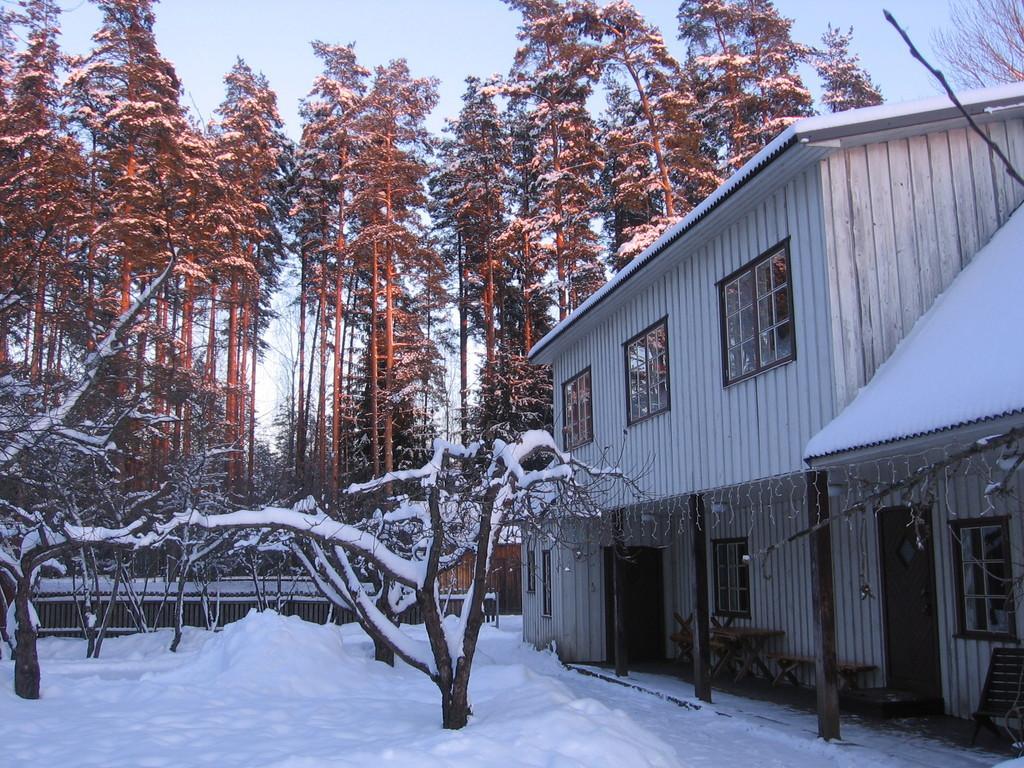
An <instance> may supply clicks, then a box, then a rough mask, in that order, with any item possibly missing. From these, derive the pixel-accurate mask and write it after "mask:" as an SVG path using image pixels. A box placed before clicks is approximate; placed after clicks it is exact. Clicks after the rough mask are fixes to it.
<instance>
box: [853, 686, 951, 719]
mask: <svg viewBox="0 0 1024 768" xmlns="http://www.w3.org/2000/svg"><path fill="white" fill-rule="evenodd" d="M839 706H840V707H842V709H843V710H845V711H847V712H853V713H856V714H860V715H868V716H870V717H880V718H885V719H890V718H897V717H925V716H926V715H941V714H942V713H943V711H944V710H945V707H944V706H943V701H942V699H941V698H940V697H936V696H929V695H926V694H921V693H914V692H913V691H899V690H895V689H893V688H859V689H857V690H852V691H843V692H842V693H840V694H839Z"/></svg>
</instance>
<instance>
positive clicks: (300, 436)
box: [295, 250, 306, 491]
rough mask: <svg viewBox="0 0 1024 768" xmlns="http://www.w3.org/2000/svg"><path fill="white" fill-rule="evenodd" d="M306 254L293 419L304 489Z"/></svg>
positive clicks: (298, 474) (297, 472)
mask: <svg viewBox="0 0 1024 768" xmlns="http://www.w3.org/2000/svg"><path fill="white" fill-rule="evenodd" d="M305 385H306V252H305V250H303V251H302V265H301V267H300V274H299V386H298V397H297V398H296V402H295V407H296V418H295V422H296V424H295V430H296V431H295V477H296V479H297V480H298V483H299V487H300V488H301V489H302V490H303V491H305V489H306V426H305V425H306V413H305V402H304V401H305V390H306V386H305Z"/></svg>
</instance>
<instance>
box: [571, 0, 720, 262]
mask: <svg viewBox="0 0 1024 768" xmlns="http://www.w3.org/2000/svg"><path fill="white" fill-rule="evenodd" d="M582 8H583V13H585V14H586V18H587V25H588V29H589V31H590V34H591V35H592V36H593V37H594V38H595V40H597V41H598V42H599V43H600V44H601V56H602V63H603V65H604V68H605V79H606V81H607V82H608V85H609V88H608V91H609V93H608V116H607V119H606V122H605V126H604V127H605V131H604V132H603V133H604V137H605V150H606V153H607V164H608V165H610V166H612V167H613V168H614V170H613V171H612V172H611V173H608V169H607V168H606V169H605V170H606V184H607V185H608V188H609V191H610V193H611V200H610V201H609V202H610V206H609V208H610V210H609V216H610V217H611V219H612V221H611V222H610V223H611V224H612V230H611V232H612V237H611V245H612V250H613V251H615V256H616V259H615V263H614V266H621V265H622V264H623V263H625V262H626V261H628V260H629V259H630V258H632V257H633V256H635V255H636V254H637V253H639V252H640V251H642V250H643V249H644V248H646V247H647V246H648V245H649V244H650V243H652V242H653V241H654V240H655V239H657V237H658V236H659V235H660V234H661V233H662V232H663V231H664V230H665V229H666V228H667V227H668V226H670V225H671V224H672V223H674V222H675V221H678V220H679V218H680V217H681V216H682V215H683V214H685V213H686V212H687V211H688V210H689V209H690V208H692V207H693V205H695V204H696V203H697V202H698V201H699V200H701V199H703V198H704V197H705V196H706V195H707V194H709V193H710V192H711V191H712V190H713V189H714V188H715V187H716V186H717V185H718V182H719V178H718V175H717V174H716V173H715V169H714V158H713V157H712V156H711V155H710V154H709V153H707V152H704V151H702V146H701V142H700V126H699V125H698V124H697V123H696V121H695V120H694V118H693V114H694V111H695V109H696V100H695V98H694V96H693V94H692V92H691V91H690V89H689V87H688V85H689V84H688V81H687V80H686V79H685V78H684V77H683V73H682V71H681V69H680V67H679V63H678V62H677V61H676V60H675V58H673V56H672V55H671V54H670V53H669V52H668V49H667V48H666V46H665V41H664V40H663V38H662V36H661V33H660V32H659V31H658V30H657V28H655V27H653V26H652V25H650V24H649V23H647V21H645V20H644V18H643V17H642V16H641V15H640V14H639V13H638V12H637V11H636V9H635V8H634V7H633V6H632V4H630V3H629V2H628V1H627V0H618V1H617V2H614V3H611V4H610V5H607V6H604V7H603V8H602V7H599V6H597V5H596V4H595V3H594V2H591V0H586V1H585V2H584V3H583V6H582Z"/></svg>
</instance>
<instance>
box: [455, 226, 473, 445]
mask: <svg viewBox="0 0 1024 768" xmlns="http://www.w3.org/2000/svg"><path fill="white" fill-rule="evenodd" d="M456 248H457V249H458V270H459V433H460V435H461V437H462V442H463V443H465V444H467V445H468V444H469V440H470V435H469V297H468V295H467V291H466V258H465V255H464V254H463V251H462V234H461V233H459V235H458V242H457V244H456Z"/></svg>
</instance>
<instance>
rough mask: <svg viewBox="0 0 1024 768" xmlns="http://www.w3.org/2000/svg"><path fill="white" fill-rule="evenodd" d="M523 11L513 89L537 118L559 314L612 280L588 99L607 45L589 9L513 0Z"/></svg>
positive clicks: (542, 209)
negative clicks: (593, 35) (604, 249)
mask: <svg viewBox="0 0 1024 768" xmlns="http://www.w3.org/2000/svg"><path fill="white" fill-rule="evenodd" d="M506 2H508V4H509V5H510V6H511V7H512V8H514V9H515V10H518V11H520V13H522V16H523V21H522V24H521V25H520V28H519V33H518V36H519V39H520V40H521V41H522V46H521V47H520V48H519V50H517V51H516V56H515V62H514V65H513V68H512V73H511V75H510V78H509V83H508V87H507V93H508V94H509V95H510V97H511V98H512V99H513V100H520V101H522V103H523V106H524V111H525V114H526V115H528V117H529V119H530V120H531V121H532V122H533V123H534V124H535V135H536V138H537V143H536V149H537V154H536V157H535V159H534V166H535V170H536V179H537V192H538V195H539V206H538V209H537V211H536V214H535V215H536V216H537V218H538V222H537V225H538V226H539V228H540V229H541V230H542V231H543V232H545V233H546V234H548V235H549V236H550V237H551V239H552V241H553V246H554V248H553V259H554V263H555V274H556V286H557V291H558V314H559V317H560V318H564V317H566V316H567V315H568V314H569V313H570V312H571V311H572V310H573V309H575V308H576V307H577V306H579V305H580V304H581V303H582V302H583V301H584V300H585V299H586V298H587V297H588V296H589V295H590V294H591V293H593V292H594V291H595V290H597V289H598V288H599V287H600V286H601V285H602V284H603V283H604V281H605V274H604V269H603V266H602V264H601V259H600V248H599V246H598V242H597V236H596V235H595V234H594V231H593V229H592V228H591V226H590V224H591V219H592V218H593V216H594V207H595V205H594V203H595V201H596V200H597V199H598V196H599V194H600V192H599V188H598V174H599V173H600V171H601V167H602V164H603V158H602V153H601V147H600V145H599V144H598V142H597V128H596V125H595V124H594V120H593V119H592V118H591V116H590V113H589V111H588V109H587V100H588V99H589V98H590V95H591V93H592V92H593V87H594V84H595V82H596V81H597V79H598V77H599V76H600V72H601V67H600V50H599V48H598V46H597V45H596V44H595V43H594V42H593V41H592V40H591V39H588V37H587V36H586V35H585V31H586V16H585V14H583V13H582V12H581V11H580V9H579V7H578V6H577V5H575V4H571V5H570V4H563V3H561V2H559V1H558V0H506Z"/></svg>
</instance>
